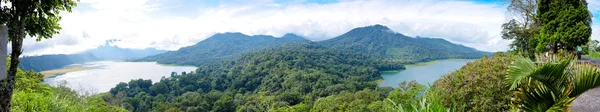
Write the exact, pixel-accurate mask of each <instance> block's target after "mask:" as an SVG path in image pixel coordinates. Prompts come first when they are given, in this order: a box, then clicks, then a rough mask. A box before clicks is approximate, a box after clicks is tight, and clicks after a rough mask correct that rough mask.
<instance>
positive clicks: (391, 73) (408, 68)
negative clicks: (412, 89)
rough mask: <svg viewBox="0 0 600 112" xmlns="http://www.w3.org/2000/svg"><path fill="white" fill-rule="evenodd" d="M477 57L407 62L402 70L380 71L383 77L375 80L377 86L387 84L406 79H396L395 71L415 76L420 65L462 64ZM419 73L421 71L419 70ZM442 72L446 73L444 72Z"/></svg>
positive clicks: (458, 67) (457, 67)
mask: <svg viewBox="0 0 600 112" xmlns="http://www.w3.org/2000/svg"><path fill="white" fill-rule="evenodd" d="M477 59H479V58H476V59H442V60H432V61H428V62H419V63H415V64H409V65H405V69H402V70H385V71H380V73H381V77H382V78H383V79H379V80H376V82H377V84H378V85H379V86H381V85H382V84H383V85H387V86H389V84H386V83H394V82H395V80H407V79H404V78H400V79H398V76H395V75H397V74H396V73H402V72H408V73H409V74H413V75H409V74H406V73H403V74H405V75H408V77H414V76H415V75H414V74H415V73H414V71H415V69H422V68H421V67H423V66H438V68H439V66H440V65H438V64H444V65H446V66H448V65H447V64H448V63H455V65H456V64H460V65H462V66H464V65H465V64H466V63H463V61H466V62H467V63H468V62H472V61H474V60H477ZM462 66H456V69H460V68H461V67H462ZM436 69H437V68H436ZM449 70H451V69H449ZM419 73H423V72H419ZM426 73H427V72H426ZM417 74H418V73H417ZM438 74H439V73H436V75H438ZM444 74H447V73H444ZM442 75H443V74H442ZM386 77H396V78H393V79H389V78H388V79H386ZM416 77H419V75H416ZM405 78H406V77H405ZM409 79H410V78H409ZM436 79H437V78H436ZM390 80H391V82H388V81H390ZM417 81H419V79H417ZM393 85H395V84H393Z"/></svg>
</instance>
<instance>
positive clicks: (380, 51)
mask: <svg viewBox="0 0 600 112" xmlns="http://www.w3.org/2000/svg"><path fill="white" fill-rule="evenodd" d="M319 43H321V44H323V45H325V46H332V47H333V48H338V49H350V50H353V51H356V52H364V53H367V54H372V55H374V56H377V57H381V58H384V59H390V60H393V61H399V62H403V63H414V62H423V61H431V60H438V59H449V58H479V57H481V56H483V55H484V54H486V52H482V51H478V50H476V49H473V48H470V47H466V46H463V45H458V44H454V43H451V42H449V41H447V40H444V39H440V38H423V37H416V38H412V37H408V36H405V35H403V34H400V33H395V32H393V31H392V30H391V29H389V28H388V27H386V26H383V25H373V26H366V27H360V28H355V29H353V30H351V31H349V32H347V33H345V34H342V35H340V36H338V37H335V38H332V39H329V40H325V41H321V42H319Z"/></svg>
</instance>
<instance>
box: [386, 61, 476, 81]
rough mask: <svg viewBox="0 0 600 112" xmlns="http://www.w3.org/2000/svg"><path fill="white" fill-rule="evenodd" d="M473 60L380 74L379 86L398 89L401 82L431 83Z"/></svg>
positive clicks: (438, 63)
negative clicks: (381, 79)
mask: <svg viewBox="0 0 600 112" xmlns="http://www.w3.org/2000/svg"><path fill="white" fill-rule="evenodd" d="M471 61H474V59H450V60H440V61H438V62H437V63H435V64H430V65H424V66H416V67H410V68H406V70H402V71H399V72H382V73H381V77H383V80H384V81H383V82H382V83H380V84H379V86H391V87H394V88H395V87H398V84H399V83H401V82H402V81H411V80H415V81H417V82H419V83H421V84H425V85H427V84H429V83H433V82H434V81H435V80H437V79H438V78H440V77H441V76H442V75H444V74H448V73H451V72H453V71H455V70H458V69H460V68H461V67H462V66H463V65H465V64H467V62H471Z"/></svg>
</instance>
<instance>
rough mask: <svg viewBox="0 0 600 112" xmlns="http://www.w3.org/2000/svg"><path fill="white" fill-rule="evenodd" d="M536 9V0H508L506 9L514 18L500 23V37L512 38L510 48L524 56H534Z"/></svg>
mask: <svg viewBox="0 0 600 112" xmlns="http://www.w3.org/2000/svg"><path fill="white" fill-rule="evenodd" d="M536 9H537V0H510V2H509V5H508V7H507V11H508V12H509V14H511V15H510V16H512V18H514V19H512V20H510V21H509V22H507V23H504V24H502V32H501V33H502V38H503V39H506V40H513V42H512V43H511V44H510V47H511V49H512V50H514V51H516V52H517V53H519V54H522V55H523V56H526V57H533V56H534V54H535V47H536V45H537V39H536V38H534V36H535V35H536V34H537V32H538V30H539V26H540V25H539V24H537V23H536V21H537V19H536Z"/></svg>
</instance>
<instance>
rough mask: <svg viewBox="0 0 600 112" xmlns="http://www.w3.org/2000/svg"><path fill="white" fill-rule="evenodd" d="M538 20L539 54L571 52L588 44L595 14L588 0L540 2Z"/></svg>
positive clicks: (548, 0)
mask: <svg viewBox="0 0 600 112" xmlns="http://www.w3.org/2000/svg"><path fill="white" fill-rule="evenodd" d="M536 17H537V19H538V21H537V22H538V23H539V24H541V25H542V27H541V29H540V31H539V35H537V38H538V40H539V41H538V45H537V48H536V49H537V50H538V51H545V50H551V51H553V52H557V51H558V50H559V49H563V50H567V51H572V50H574V49H575V47H577V46H580V45H583V44H585V43H586V42H588V41H589V39H590V36H591V34H592V29H591V28H590V25H591V23H592V19H591V17H592V15H591V14H590V12H589V10H588V9H587V2H586V1H585V0H539V1H538V9H537V15H536ZM546 48H549V49H546Z"/></svg>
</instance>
